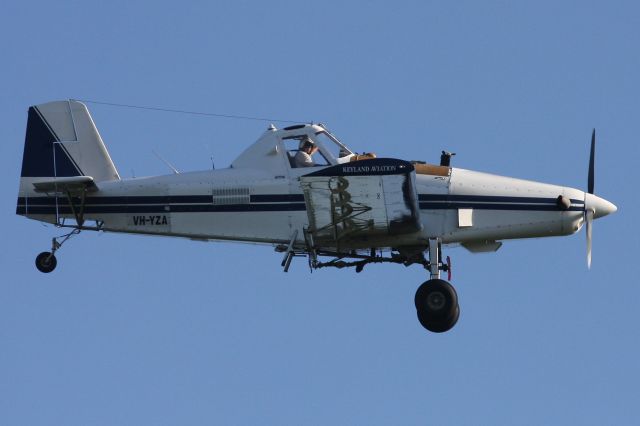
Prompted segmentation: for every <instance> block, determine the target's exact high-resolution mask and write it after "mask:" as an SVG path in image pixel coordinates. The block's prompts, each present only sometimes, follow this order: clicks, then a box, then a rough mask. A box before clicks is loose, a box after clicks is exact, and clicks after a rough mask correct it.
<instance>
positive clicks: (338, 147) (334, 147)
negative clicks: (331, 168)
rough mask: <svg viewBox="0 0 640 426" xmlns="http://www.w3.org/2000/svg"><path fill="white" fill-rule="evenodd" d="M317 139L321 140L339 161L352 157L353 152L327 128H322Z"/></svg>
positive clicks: (317, 134)
mask: <svg viewBox="0 0 640 426" xmlns="http://www.w3.org/2000/svg"><path fill="white" fill-rule="evenodd" d="M316 140H317V141H319V142H320V143H321V144H322V145H323V146H324V147H325V149H326V150H327V151H328V152H329V154H331V155H332V156H333V158H335V159H336V160H337V161H338V162H341V160H340V159H341V158H343V157H350V156H351V155H353V152H351V150H350V149H349V148H347V147H346V146H345V145H343V144H342V143H341V142H340V141H339V140H338V139H337V138H336V137H335V136H333V135H332V134H331V133H329V132H328V131H327V130H322V131H320V132H318V133H316Z"/></svg>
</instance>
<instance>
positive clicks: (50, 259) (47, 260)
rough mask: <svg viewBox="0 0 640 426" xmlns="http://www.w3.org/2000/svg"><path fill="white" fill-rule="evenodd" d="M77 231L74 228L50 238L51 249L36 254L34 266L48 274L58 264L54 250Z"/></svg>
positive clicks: (77, 230)
mask: <svg viewBox="0 0 640 426" xmlns="http://www.w3.org/2000/svg"><path fill="white" fill-rule="evenodd" d="M79 233H80V229H74V230H73V231H71V232H69V233H68V234H65V235H61V236H60V237H55V238H52V239H51V251H50V252H49V251H43V252H42V253H40V254H39V255H38V256H36V268H38V271H40V272H43V273H45V274H48V273H49V272H51V271H53V270H54V269H56V266H57V265H58V261H57V260H56V256H55V253H56V251H58V250H59V249H60V248H61V247H62V244H64V243H65V242H66V241H67V240H68V239H69V238H71V237H73V236H74V235H76V234H79ZM58 240H60V241H58Z"/></svg>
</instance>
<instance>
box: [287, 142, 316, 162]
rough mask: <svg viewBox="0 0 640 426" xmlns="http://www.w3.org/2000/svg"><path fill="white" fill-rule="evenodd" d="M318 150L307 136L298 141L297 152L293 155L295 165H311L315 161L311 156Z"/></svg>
mask: <svg viewBox="0 0 640 426" xmlns="http://www.w3.org/2000/svg"><path fill="white" fill-rule="evenodd" d="M317 151H318V147H317V146H316V145H315V144H314V143H313V141H312V140H311V139H309V138H304V139H302V140H301V141H300V146H299V149H298V153H297V154H296V155H295V157H293V162H294V164H295V167H313V166H315V165H316V163H315V162H314V161H313V158H311V156H312V155H313V154H315V153H316V152H317Z"/></svg>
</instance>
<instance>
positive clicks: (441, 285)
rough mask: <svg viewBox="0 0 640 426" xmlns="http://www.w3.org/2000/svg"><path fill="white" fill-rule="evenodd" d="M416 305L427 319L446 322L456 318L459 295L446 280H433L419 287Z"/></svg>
mask: <svg viewBox="0 0 640 426" xmlns="http://www.w3.org/2000/svg"><path fill="white" fill-rule="evenodd" d="M414 303H415V305H416V310H417V311H418V312H419V313H421V314H422V315H423V316H424V317H425V318H433V319H434V320H445V321H446V320H448V319H450V318H452V317H453V316H455V310H456V308H457V307H458V294H457V293H456V290H455V289H454V288H453V286H452V285H451V284H449V283H448V282H446V281H445V280H440V279H433V280H429V281H425V282H424V283H423V284H422V285H421V286H420V287H418V290H417V291H416V295H415V298H414Z"/></svg>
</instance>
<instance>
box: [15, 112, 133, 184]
mask: <svg viewBox="0 0 640 426" xmlns="http://www.w3.org/2000/svg"><path fill="white" fill-rule="evenodd" d="M69 176H91V177H92V178H93V180H94V181H95V182H101V181H110V180H118V179H120V176H119V175H118V171H117V170H116V168H115V166H114V164H113V161H111V157H110V156H109V153H108V152H107V149H106V147H105V146H104V143H103V142H102V138H101V137H100V133H98V130H97V129H96V126H95V124H94V123H93V119H92V118H91V115H90V114H89V111H88V110H87V107H86V106H85V105H84V104H82V103H80V102H77V101H72V100H69V101H55V102H49V103H46V104H41V105H34V106H32V107H30V108H29V113H28V119H27V133H26V137H25V143H24V155H23V157H22V172H21V177H23V178H29V177H69Z"/></svg>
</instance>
